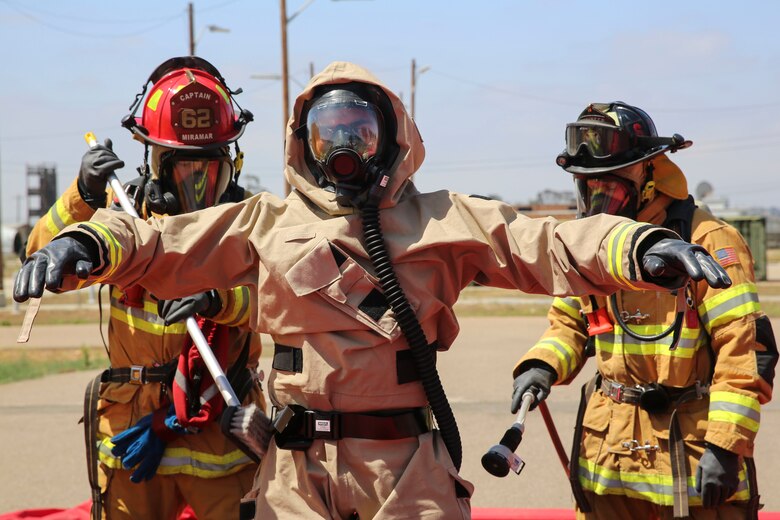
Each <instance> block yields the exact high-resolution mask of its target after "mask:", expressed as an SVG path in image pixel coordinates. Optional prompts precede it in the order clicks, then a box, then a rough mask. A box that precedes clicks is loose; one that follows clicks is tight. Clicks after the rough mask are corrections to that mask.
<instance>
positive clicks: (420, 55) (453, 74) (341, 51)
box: [0, 0, 780, 223]
mask: <svg viewBox="0 0 780 520" xmlns="http://www.w3.org/2000/svg"><path fill="white" fill-rule="evenodd" d="M287 3H288V5H287V9H288V15H292V14H293V13H294V12H295V11H297V10H298V9H300V8H301V7H304V6H306V4H307V2H306V0H287ZM194 7H195V27H196V31H195V32H196V34H197V35H199V36H200V38H199V40H198V46H197V54H198V55H200V56H202V57H204V58H206V59H208V60H209V61H211V62H212V63H214V64H215V65H216V66H217V67H218V68H219V69H220V70H221V72H222V74H223V75H224V76H225V78H226V79H227V81H228V84H229V85H230V86H231V87H233V88H237V87H242V88H243V89H244V93H243V94H241V95H240V96H239V97H238V100H239V103H240V104H241V105H242V106H243V107H245V108H248V109H249V110H251V111H252V112H253V113H254V114H255V121H254V122H253V123H252V124H250V125H249V127H248V128H247V131H246V134H245V135H244V137H243V138H242V139H241V145H242V148H243V149H244V150H245V152H246V163H245V167H244V173H245V174H246V175H255V176H258V177H260V182H261V184H262V185H263V186H265V187H266V188H268V189H269V190H270V191H272V192H275V193H277V194H280V195H281V194H282V193H283V177H282V160H283V159H282V149H283V147H282V126H283V122H282V109H281V85H280V82H279V81H274V80H259V79H252V78H251V77H250V76H251V75H253V74H254V75H257V74H278V73H279V72H280V67H281V65H280V64H281V50H280V27H279V25H280V24H279V18H280V14H279V3H278V2H277V1H275V0H263V1H258V0H196V1H195V2H194ZM186 12H187V2H185V1H178V0H177V1H159V0H158V1H156V2H151V1H146V0H134V1H132V2H128V1H123V2H119V1H115V2H105V1H103V2H97V1H80V0H70V1H68V2H61V1H55V0H37V1H31V0H26V1H25V0H0V53H1V56H2V62H3V63H4V64H5V65H4V67H3V72H2V79H3V81H1V82H0V168H1V169H0V180H2V196H1V198H0V203H1V204H2V218H3V221H4V222H5V223H8V222H16V221H17V220H19V215H21V219H22V220H23V219H24V218H25V216H24V215H25V212H26V207H25V203H24V199H23V198H22V197H20V196H21V195H23V194H24V193H25V189H26V188H25V186H26V184H25V165H27V164H41V163H54V164H56V165H57V168H58V172H59V184H58V189H59V190H60V191H62V190H63V189H64V188H65V187H66V186H67V185H68V184H69V183H70V181H71V180H72V179H73V178H74V177H75V175H76V173H77V171H78V167H79V164H80V160H81V156H82V154H83V153H84V151H85V149H86V148H85V147H86V145H85V143H84V140H83V134H84V132H86V131H88V130H91V131H93V132H95V133H96V134H97V135H98V137H99V138H101V139H102V138H104V137H111V138H112V139H113V140H114V143H115V150H116V151H117V153H118V154H119V155H120V157H121V158H122V159H124V161H125V162H126V163H127V167H126V168H125V169H124V170H121V171H120V172H119V177H120V179H122V180H129V179H130V178H132V177H133V176H134V175H135V174H136V173H135V167H136V166H138V165H140V163H141V159H142V152H143V147H142V146H141V145H140V144H139V143H137V142H135V141H132V140H131V138H130V134H129V133H128V132H127V131H126V130H124V129H122V128H121V127H120V125H119V122H120V120H121V118H122V117H123V116H124V115H125V114H126V113H127V112H128V106H129V105H130V103H131V101H132V100H133V98H134V96H135V94H136V92H138V91H139V90H140V87H141V85H142V83H143V82H144V80H145V79H146V78H147V77H148V76H149V74H150V73H151V71H152V70H153V69H154V68H155V67H156V66H157V65H158V64H160V63H161V62H162V61H164V60H166V59H167V58H169V57H172V56H179V55H184V54H186V53H187V52H188V32H187V14H186ZM779 21H780V2H770V1H765V2H755V1H749V0H747V1H741V2H716V1H712V0H710V1H700V0H695V1H685V2H681V1H679V0H678V1H675V2H670V1H665V0H654V1H653V2H641V3H640V2H617V1H605V0H591V1H588V2H577V1H574V0H570V1H569V0H547V1H535V2H531V1H520V0H517V1H482V2H475V1H471V2H465V1H454V0H453V1H444V0H439V1H434V0H427V1H425V0H341V1H334V0H316V1H315V2H313V3H311V4H310V5H308V6H306V7H305V9H304V10H303V11H302V12H301V13H300V14H299V15H298V16H297V17H296V18H295V19H294V20H293V21H292V22H291V23H290V24H289V28H288V41H289V63H290V73H291V76H292V79H293V81H292V82H291V84H290V89H291V97H293V98H294V97H295V95H296V94H297V92H298V91H299V90H300V87H299V85H300V84H303V83H305V82H306V81H307V79H308V77H309V64H310V63H313V64H314V67H315V70H320V69H322V68H323V67H324V66H325V65H327V64H328V63H329V62H331V61H333V60H347V61H353V62H355V63H358V64H361V65H363V66H365V67H367V68H368V69H369V70H371V71H372V72H374V73H375V74H376V75H377V76H379V77H380V79H382V80H383V81H384V82H385V83H386V84H387V85H389V86H390V87H391V88H392V89H394V90H395V91H396V92H399V93H400V94H401V95H402V97H403V99H404V100H405V101H406V102H407V103H408V101H409V92H410V74H411V71H410V69H411V60H412V59H413V58H414V59H416V61H417V65H418V67H419V68H421V67H430V69H428V70H427V71H426V72H425V73H423V74H421V75H420V76H419V77H418V82H417V95H416V120H417V124H418V126H419V128H420V132H421V134H422V136H423V139H424V140H425V145H426V151H427V157H426V160H425V162H424V164H423V166H422V169H421V170H420V172H419V174H418V175H417V176H416V177H415V180H416V182H417V184H418V186H419V187H420V189H421V190H423V191H431V190H436V189H445V188H446V189H451V190H453V191H459V192H464V193H479V194H500V195H501V196H502V198H503V199H504V200H507V201H510V202H524V201H527V200H529V199H531V198H533V197H534V196H535V195H536V194H537V193H538V192H539V191H541V190H544V189H547V188H551V189H557V190H561V189H569V188H571V186H572V183H571V178H570V177H569V175H568V174H566V173H565V172H563V170H561V169H559V168H558V167H557V166H555V164H554V159H555V157H556V155H557V154H558V153H559V152H560V151H561V150H562V148H563V144H564V143H563V131H564V127H565V125H566V123H568V122H571V121H573V120H574V119H576V116H577V114H578V113H579V112H580V111H581V110H582V109H583V108H584V107H585V106H586V105H587V104H588V103H590V102H593V101H613V100H617V99H621V100H623V101H626V102H628V103H630V104H634V105H637V106H640V107H642V108H644V109H645V110H646V111H647V112H649V114H650V115H651V116H652V117H653V119H654V120H655V123H656V126H657V127H658V130H659V132H660V133H661V134H662V135H671V134H672V133H675V132H676V133H680V134H682V135H684V136H685V137H686V138H688V139H692V140H693V142H694V146H693V147H692V148H690V149H688V150H684V151H681V152H680V153H678V154H675V155H674V156H672V158H673V159H674V160H676V162H678V164H679V165H680V166H681V167H682V168H683V170H684V171H685V172H686V174H687V176H688V178H689V189H690V191H692V192H693V191H694V189H695V187H696V185H697V184H698V183H699V182H701V181H704V180H707V181H708V182H710V183H711V184H712V185H713V186H714V188H715V192H716V194H718V195H722V196H727V197H729V199H730V200H731V204H732V206H750V205H754V206H778V207H780V202H777V199H778V198H780V179H778V175H777V174H778V166H777V158H778V155H780V96H779V95H778V92H780V38H778V35H777V32H778V22H779ZM210 24H214V25H218V26H221V27H226V28H229V29H230V32H229V33H211V32H206V31H205V27H206V26H207V25H210Z"/></svg>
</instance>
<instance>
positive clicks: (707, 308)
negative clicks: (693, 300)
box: [698, 282, 761, 332]
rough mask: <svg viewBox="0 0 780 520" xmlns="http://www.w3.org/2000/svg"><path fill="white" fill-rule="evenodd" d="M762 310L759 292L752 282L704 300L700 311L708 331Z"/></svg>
mask: <svg viewBox="0 0 780 520" xmlns="http://www.w3.org/2000/svg"><path fill="white" fill-rule="evenodd" d="M760 310H761V304H760V303H759V301H758V290H757V289H756V285H755V284H754V283H752V282H745V283H741V284H739V285H735V286H733V287H730V288H728V289H725V290H723V291H720V292H718V294H716V295H715V296H713V297H712V298H708V299H707V300H704V301H703V302H702V303H701V305H699V308H698V311H699V315H700V316H701V319H702V322H703V323H704V326H705V327H706V328H707V331H708V332H710V331H712V329H713V328H715V327H717V326H718V325H722V324H723V323H728V322H729V321H733V320H735V319H737V318H741V317H742V316H747V315H748V314H752V313H754V312H759V311H760Z"/></svg>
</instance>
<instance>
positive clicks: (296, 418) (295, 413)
mask: <svg viewBox="0 0 780 520" xmlns="http://www.w3.org/2000/svg"><path fill="white" fill-rule="evenodd" d="M290 412H292V416H291V417H290V419H289V421H288V422H287V424H286V425H284V426H283V427H281V431H279V430H277V431H275V432H274V440H275V441H276V446H277V447H278V448H280V449H283V450H306V449H308V448H309V446H311V443H312V441H314V438H313V437H312V436H307V435H306V418H307V417H306V414H307V412H306V409H305V408H304V407H303V406H299V405H294V404H293V405H288V406H285V407H284V408H283V409H282V410H280V411H279V412H278V413H277V414H276V415H280V414H289V413H290Z"/></svg>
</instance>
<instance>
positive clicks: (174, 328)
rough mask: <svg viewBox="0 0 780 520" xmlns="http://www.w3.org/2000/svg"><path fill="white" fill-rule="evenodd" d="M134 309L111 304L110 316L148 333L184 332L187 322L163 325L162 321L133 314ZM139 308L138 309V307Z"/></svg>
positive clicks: (159, 334) (158, 334)
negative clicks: (150, 319) (154, 320)
mask: <svg viewBox="0 0 780 520" xmlns="http://www.w3.org/2000/svg"><path fill="white" fill-rule="evenodd" d="M134 310H135V309H133V308H132V307H125V308H120V307H116V306H113V305H112V306H111V317H112V318H115V319H117V320H119V321H121V322H122V323H126V324H127V325H128V326H129V327H132V328H133V329H136V330H142V331H144V332H148V333H150V334H155V335H157V336H162V335H164V334H186V333H187V324H186V323H185V322H179V323H172V324H170V325H165V324H164V323H162V322H153V321H149V320H146V319H144V318H143V317H141V316H138V315H134V314H133V313H132V312H133V311H134ZM139 310H140V309H139Z"/></svg>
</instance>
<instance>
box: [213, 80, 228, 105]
mask: <svg viewBox="0 0 780 520" xmlns="http://www.w3.org/2000/svg"><path fill="white" fill-rule="evenodd" d="M214 86H215V87H216V88H217V92H219V93H220V94H221V95H222V98H223V99H224V100H225V103H227V104H228V105H229V104H230V98H229V97H228V95H227V94H226V93H225V91H224V90H222V87H220V86H219V85H214Z"/></svg>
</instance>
